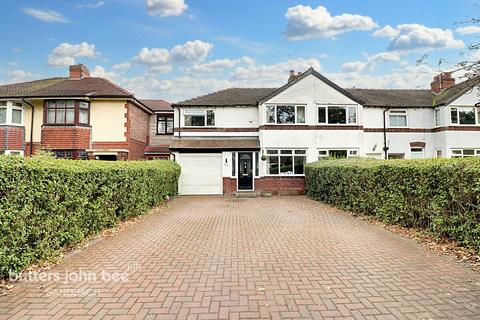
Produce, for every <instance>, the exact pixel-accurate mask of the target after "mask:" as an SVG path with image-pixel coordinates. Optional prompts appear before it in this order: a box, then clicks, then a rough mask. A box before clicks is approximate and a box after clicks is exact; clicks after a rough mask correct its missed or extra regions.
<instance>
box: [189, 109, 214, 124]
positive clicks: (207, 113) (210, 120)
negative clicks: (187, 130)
mask: <svg viewBox="0 0 480 320" xmlns="http://www.w3.org/2000/svg"><path fill="white" fill-rule="evenodd" d="M183 121H184V126H186V127H213V126H215V112H214V111H213V110H202V109H187V110H185V111H184V112H183Z"/></svg>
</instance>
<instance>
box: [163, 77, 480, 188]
mask: <svg viewBox="0 0 480 320" xmlns="http://www.w3.org/2000/svg"><path fill="white" fill-rule="evenodd" d="M478 83H479V81H478V79H472V80H467V81H465V82H462V83H459V84H457V85H455V80H454V79H453V78H452V77H451V74H450V73H443V74H441V75H438V76H436V77H435V79H434V81H433V82H432V83H431V89H429V90H383V89H378V90H376V89H373V90H372V89H345V88H341V87H339V86H338V85H336V84H335V83H333V82H332V81H330V80H329V79H327V78H325V77H324V76H322V75H321V74H320V73H318V72H316V71H315V70H314V69H312V68H311V69H309V70H308V71H306V72H304V73H303V74H295V73H293V72H292V73H291V74H290V78H289V81H288V83H286V84H285V85H284V86H282V87H280V88H233V89H226V90H222V91H218V92H214V93H211V94H207V95H205V96H201V97H197V98H193V99H190V100H186V101H183V102H180V103H176V104H173V107H174V122H175V123H174V127H175V129H174V130H175V133H174V137H173V140H172V142H171V146H170V150H171V151H172V153H173V154H174V156H175V160H176V161H177V162H178V163H180V164H181V166H182V174H181V177H180V185H179V192H180V193H181V194H228V193H234V192H238V191H254V192H257V193H258V192H272V193H274V194H282V193H286V194H292V193H302V192H303V188H304V165H305V163H308V162H313V161H317V160H319V159H322V158H325V157H347V158H348V157H371V158H379V159H381V158H401V159H415V158H433V157H448V158H449V157H468V156H480V109H479V107H478V101H479V98H478V95H477V92H476V90H475V88H476V86H477V85H478ZM475 105H477V107H476V106H475Z"/></svg>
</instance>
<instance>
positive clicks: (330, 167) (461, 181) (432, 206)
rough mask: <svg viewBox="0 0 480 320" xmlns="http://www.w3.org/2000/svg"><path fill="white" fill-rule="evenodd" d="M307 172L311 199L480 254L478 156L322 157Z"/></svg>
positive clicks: (308, 192) (479, 172)
mask: <svg viewBox="0 0 480 320" xmlns="http://www.w3.org/2000/svg"><path fill="white" fill-rule="evenodd" d="M305 175H306V194H307V195H308V196H310V197H311V198H314V199H316V200H320V201H324V202H326V203H329V204H332V205H334V206H337V207H340V208H342V209H345V210H349V211H352V212H357V213H362V214H365V215H371V216H375V217H376V218H378V219H379V220H381V221H383V222H386V223H390V224H397V225H401V226H405V227H418V228H423V229H426V230H428V231H431V232H433V234H435V235H436V236H438V237H447V238H450V239H454V240H457V241H459V242H460V243H462V244H463V245H465V246H467V247H470V248H474V249H476V250H477V251H478V252H480V159H479V158H468V159H424V160H387V161H386V160H370V159H349V160H323V161H319V162H315V163H312V164H308V165H307V166H306V173H305Z"/></svg>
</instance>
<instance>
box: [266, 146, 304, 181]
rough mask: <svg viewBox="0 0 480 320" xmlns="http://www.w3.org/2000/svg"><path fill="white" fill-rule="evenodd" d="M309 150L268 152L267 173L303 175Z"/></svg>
mask: <svg viewBox="0 0 480 320" xmlns="http://www.w3.org/2000/svg"><path fill="white" fill-rule="evenodd" d="M306 160H307V150H304V149H295V150H292V149H282V150H267V172H268V174H269V175H303V174H304V173H305V162H306Z"/></svg>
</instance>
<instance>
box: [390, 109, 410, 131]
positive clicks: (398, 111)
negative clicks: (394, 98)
mask: <svg viewBox="0 0 480 320" xmlns="http://www.w3.org/2000/svg"><path fill="white" fill-rule="evenodd" d="M392 113H393V114H395V113H396V114H397V116H399V115H400V114H404V115H405V125H404V126H397V125H392V123H391V121H390V117H391V116H392ZM388 127H389V128H407V127H408V110H407V109H391V110H389V111H388Z"/></svg>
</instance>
